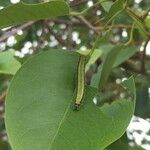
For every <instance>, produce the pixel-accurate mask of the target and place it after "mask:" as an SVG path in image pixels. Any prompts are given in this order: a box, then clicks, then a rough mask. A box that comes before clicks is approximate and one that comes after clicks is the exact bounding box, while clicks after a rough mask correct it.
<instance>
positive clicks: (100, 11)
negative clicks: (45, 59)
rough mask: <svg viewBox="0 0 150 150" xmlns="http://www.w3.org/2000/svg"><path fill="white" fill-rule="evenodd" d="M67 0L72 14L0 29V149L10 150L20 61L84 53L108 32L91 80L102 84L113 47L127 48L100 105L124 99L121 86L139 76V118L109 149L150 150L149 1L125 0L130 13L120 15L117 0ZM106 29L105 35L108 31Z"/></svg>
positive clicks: (5, 0) (6, 1) (4, 0)
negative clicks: (9, 100) (11, 96)
mask: <svg viewBox="0 0 150 150" xmlns="http://www.w3.org/2000/svg"><path fill="white" fill-rule="evenodd" d="M99 1H100V2H101V1H102V0H99ZM16 2H19V0H1V1H0V9H3V8H4V7H7V6H9V5H12V3H16ZM22 2H26V3H38V2H44V0H22ZM66 2H67V3H68V4H69V6H70V8H71V12H73V14H72V15H71V16H70V17H68V16H65V17H57V18H53V19H47V20H40V21H33V22H32V21H30V22H27V23H24V24H21V25H17V26H15V27H8V28H5V29H2V30H0V51H1V52H0V150H11V149H10V147H9V144H8V142H7V135H6V132H5V125H4V110H5V109H4V103H5V96H6V91H7V88H8V86H9V83H10V81H11V79H12V77H13V75H14V74H15V73H16V71H17V70H18V69H19V68H20V66H21V64H22V63H23V62H24V61H25V60H27V59H28V58H30V57H31V56H32V55H35V54H37V53H40V52H42V51H45V50H48V49H50V48H55V49H57V48H61V49H65V50H70V51H76V50H78V51H81V52H83V53H84V51H85V50H89V49H91V48H92V47H93V44H94V42H95V40H96V38H97V36H98V35H99V34H100V35H101V36H103V35H105V38H104V39H102V40H100V41H99V42H98V44H97V45H96V47H95V51H94V54H93V55H92V57H91V59H90V62H89V63H88V65H87V66H86V82H87V84H90V85H92V86H96V87H97V86H98V85H97V84H98V80H99V71H100V69H101V64H102V62H103V60H104V59H105V57H106V56H107V54H108V53H109V52H110V51H111V49H112V47H113V46H115V45H118V44H123V45H126V47H125V48H123V50H122V51H120V53H119V56H118V57H117V58H116V61H115V64H114V65H113V69H112V71H111V74H110V76H109V80H108V82H107V84H105V88H104V91H103V93H100V95H99V97H98V104H99V105H103V103H104V102H111V101H113V98H114V97H117V96H118V97H121V98H124V97H125V96H126V95H125V93H124V91H123V90H122V88H121V86H120V84H121V82H122V80H124V79H126V78H127V77H130V76H131V75H133V76H134V78H135V82H136V89H137V99H136V101H137V103H136V109H135V116H134V117H133V120H132V122H131V124H130V125H129V128H128V129H127V132H126V133H125V134H124V135H123V136H122V137H121V138H120V139H119V140H118V141H116V142H115V143H113V144H112V145H110V146H109V147H108V148H106V149H107V150H120V148H121V149H122V150H142V149H146V150H150V42H149V33H150V32H149V31H150V13H149V10H150V1H149V0H127V7H128V11H121V12H120V13H118V11H119V9H120V10H121V7H120V5H117V6H114V3H115V2H116V1H115V0H107V1H104V2H102V3H98V0H70V1H69V0H68V1H66ZM123 3H125V1H123ZM112 6H114V8H112ZM77 12H78V13H79V12H80V15H78V13H77ZM117 13H118V15H115V14H117ZM113 15H114V16H115V17H113ZM132 15H135V16H136V17H135V18H134V17H132ZM111 17H113V18H112V19H111V20H109V19H110V18H111ZM106 23H107V26H106ZM108 29H110V30H109V35H108V36H107V35H106V34H105V31H106V30H108ZM145 31H146V33H145ZM147 33H148V35H147Z"/></svg>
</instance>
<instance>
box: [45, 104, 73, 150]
mask: <svg viewBox="0 0 150 150" xmlns="http://www.w3.org/2000/svg"><path fill="white" fill-rule="evenodd" d="M71 102H72V101H71ZM71 102H69V105H68V106H67V108H66V111H65V113H64V115H63V117H62V119H61V121H60V123H59V126H58V129H57V131H56V133H55V135H54V137H53V139H52V141H51V142H50V144H49V146H48V150H50V149H51V148H52V145H53V143H54V141H55V139H56V137H57V134H58V132H59V130H60V128H61V125H62V124H63V122H64V120H65V116H66V115H67V113H68V110H69V108H70V105H71Z"/></svg>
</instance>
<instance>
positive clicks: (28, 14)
mask: <svg viewBox="0 0 150 150" xmlns="http://www.w3.org/2000/svg"><path fill="white" fill-rule="evenodd" d="M68 14H69V7H68V5H67V4H66V3H65V2H64V1H62V0H55V1H54V0H52V1H50V2H45V3H39V4H25V3H22V2H21V3H17V4H14V5H11V6H8V7H6V8H4V9H2V10H0V20H1V21H0V29H1V28H4V27H7V26H12V25H17V24H19V23H23V22H26V21H31V20H40V19H46V18H51V17H56V16H64V15H68Z"/></svg>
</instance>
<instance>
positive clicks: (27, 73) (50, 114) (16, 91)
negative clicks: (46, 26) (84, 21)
mask: <svg viewBox="0 0 150 150" xmlns="http://www.w3.org/2000/svg"><path fill="white" fill-rule="evenodd" d="M79 56H80V55H79V54H77V53H72V52H67V51H63V50H49V51H47V52H43V53H41V54H39V55H36V56H35V57H33V58H31V59H30V60H28V61H27V62H26V63H25V64H24V65H23V66H22V68H21V69H20V70H19V71H18V73H17V74H16V75H15V76H14V79H13V80H12V82H11V85H10V87H9V91H8V94H7V98H6V116H5V117H6V119H5V123H6V128H7V133H8V137H9V141H10V143H11V146H12V149H13V150H70V149H75V150H84V149H86V150H101V149H103V148H105V147H106V146H108V145H109V144H110V143H112V142H113V141H115V140H116V139H118V138H119V137H120V136H121V135H122V134H123V133H124V132H125V130H126V127H127V126H128V124H129V122H130V119H131V116H132V114H133V111H134V102H135V101H130V100H121V101H119V100H118V101H116V102H114V103H112V104H110V105H108V104H106V105H104V106H103V107H101V108H100V107H98V106H96V105H95V104H94V103H93V101H92V99H93V97H94V96H95V94H96V93H97V91H96V89H93V88H91V87H87V88H86V93H85V98H84V100H83V102H82V105H81V107H80V110H79V111H74V110H73V101H72V100H73V97H74V89H75V82H76V81H75V77H76V73H77V66H78V61H79ZM129 85H130V86H131V88H132V89H134V88H135V87H134V83H133V79H130V80H128V81H127V83H126V86H129ZM132 91H133V90H131V92H132ZM132 94H135V93H134V92H133V93H132Z"/></svg>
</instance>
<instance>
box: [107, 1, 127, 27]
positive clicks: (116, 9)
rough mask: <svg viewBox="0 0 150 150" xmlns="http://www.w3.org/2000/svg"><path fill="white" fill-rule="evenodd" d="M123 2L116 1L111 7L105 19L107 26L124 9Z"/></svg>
mask: <svg viewBox="0 0 150 150" xmlns="http://www.w3.org/2000/svg"><path fill="white" fill-rule="evenodd" d="M124 3H125V1H124V0H116V1H115V3H114V4H113V5H112V6H111V8H110V10H109V12H108V14H107V15H106V17H105V21H106V22H107V24H108V23H109V22H110V21H112V20H113V19H114V18H115V17H116V16H117V15H118V14H119V13H121V12H122V11H123V9H124Z"/></svg>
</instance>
